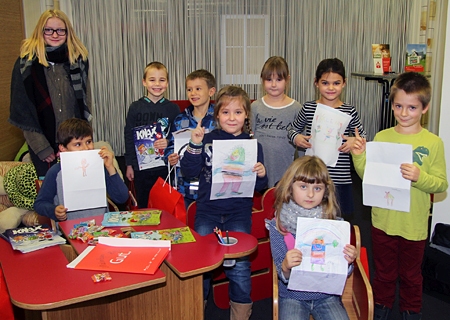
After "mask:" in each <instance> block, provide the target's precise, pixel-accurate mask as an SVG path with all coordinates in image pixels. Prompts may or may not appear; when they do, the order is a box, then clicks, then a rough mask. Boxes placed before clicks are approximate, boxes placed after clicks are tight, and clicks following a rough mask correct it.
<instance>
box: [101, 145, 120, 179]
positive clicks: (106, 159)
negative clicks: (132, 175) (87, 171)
mask: <svg viewBox="0 0 450 320" xmlns="http://www.w3.org/2000/svg"><path fill="white" fill-rule="evenodd" d="M98 154H99V155H100V157H101V158H102V159H103V163H104V164H105V168H106V170H107V171H108V173H109V175H110V176H112V175H113V174H115V173H116V168H115V167H114V163H113V160H114V153H112V152H111V151H109V150H108V149H107V148H106V147H101V149H100V151H99V152H98Z"/></svg>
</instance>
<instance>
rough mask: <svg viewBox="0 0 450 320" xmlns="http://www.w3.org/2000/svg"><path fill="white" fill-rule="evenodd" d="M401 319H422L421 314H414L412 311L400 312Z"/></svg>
mask: <svg viewBox="0 0 450 320" xmlns="http://www.w3.org/2000/svg"><path fill="white" fill-rule="evenodd" d="M402 319H403V320H421V319H422V313H420V312H419V313H416V312H414V311H409V310H407V311H403V312H402Z"/></svg>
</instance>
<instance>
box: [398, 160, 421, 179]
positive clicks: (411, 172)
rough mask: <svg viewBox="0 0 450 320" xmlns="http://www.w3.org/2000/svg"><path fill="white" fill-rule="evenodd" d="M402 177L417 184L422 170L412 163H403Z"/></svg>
mask: <svg viewBox="0 0 450 320" xmlns="http://www.w3.org/2000/svg"><path fill="white" fill-rule="evenodd" d="M400 172H401V173H402V177H403V178H405V179H406V180H410V181H412V182H417V180H419V176H420V169H419V168H418V167H416V166H415V165H413V164H411V163H402V164H401V165H400Z"/></svg>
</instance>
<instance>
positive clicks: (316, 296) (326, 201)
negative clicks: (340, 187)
mask: <svg viewBox="0 0 450 320" xmlns="http://www.w3.org/2000/svg"><path fill="white" fill-rule="evenodd" d="M274 206H275V212H276V213H275V214H276V218H275V219H273V220H271V221H269V222H268V224H267V227H268V229H269V235H270V247H271V250H272V256H273V260H274V262H275V266H276V269H277V273H278V279H279V280H278V295H279V312H280V319H283V320H307V319H309V316H310V315H312V316H313V317H314V319H329V320H337V319H348V315H347V312H346V311H345V308H344V305H343V304H342V301H341V297H340V296H337V295H330V294H327V293H322V292H306V291H295V290H290V289H288V288H287V283H288V280H289V277H290V274H291V269H292V268H293V267H295V266H298V265H300V264H301V263H302V252H301V251H300V250H298V249H296V248H288V246H290V245H289V244H288V242H289V241H286V240H285V239H286V235H288V236H289V237H291V238H292V237H294V238H295V234H296V228H297V217H305V218H317V219H336V218H337V216H338V215H339V207H338V204H337V201H336V194H335V189H334V184H333V181H332V180H331V177H330V175H329V173H328V170H327V167H326V166H325V163H324V162H323V161H322V160H320V158H318V157H316V156H303V157H301V158H298V159H296V160H295V161H294V162H293V163H292V164H291V165H290V166H289V168H288V169H287V170H286V172H285V174H284V175H283V177H282V178H281V180H280V182H279V183H278V184H277V186H276V198H275V205H274ZM289 234H291V235H292V236H290V235H289ZM343 254H344V257H345V259H346V260H347V261H348V264H349V274H350V273H351V272H352V270H353V264H352V263H353V261H354V260H355V259H356V254H357V252H356V248H355V247H354V246H353V245H351V244H347V245H345V247H344V252H343Z"/></svg>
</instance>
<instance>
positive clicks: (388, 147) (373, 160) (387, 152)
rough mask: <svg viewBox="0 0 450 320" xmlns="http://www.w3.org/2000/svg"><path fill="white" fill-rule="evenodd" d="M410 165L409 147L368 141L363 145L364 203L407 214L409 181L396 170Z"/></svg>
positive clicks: (411, 157)
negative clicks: (403, 165) (364, 163)
mask: <svg viewBox="0 0 450 320" xmlns="http://www.w3.org/2000/svg"><path fill="white" fill-rule="evenodd" d="M402 163H413V149H412V146H411V145H409V144H401V143H390V142H378V141H371V142H368V143H367V145H366V169H365V171H364V178H363V204H364V205H366V206H372V207H379V208H385V209H389V210H398V211H404V212H409V209H410V202H411V201H410V200H411V193H410V189H411V181H410V180H407V179H405V178H403V176H402V173H401V172H400V170H399V169H398V168H399V167H400V166H401V164H402Z"/></svg>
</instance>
